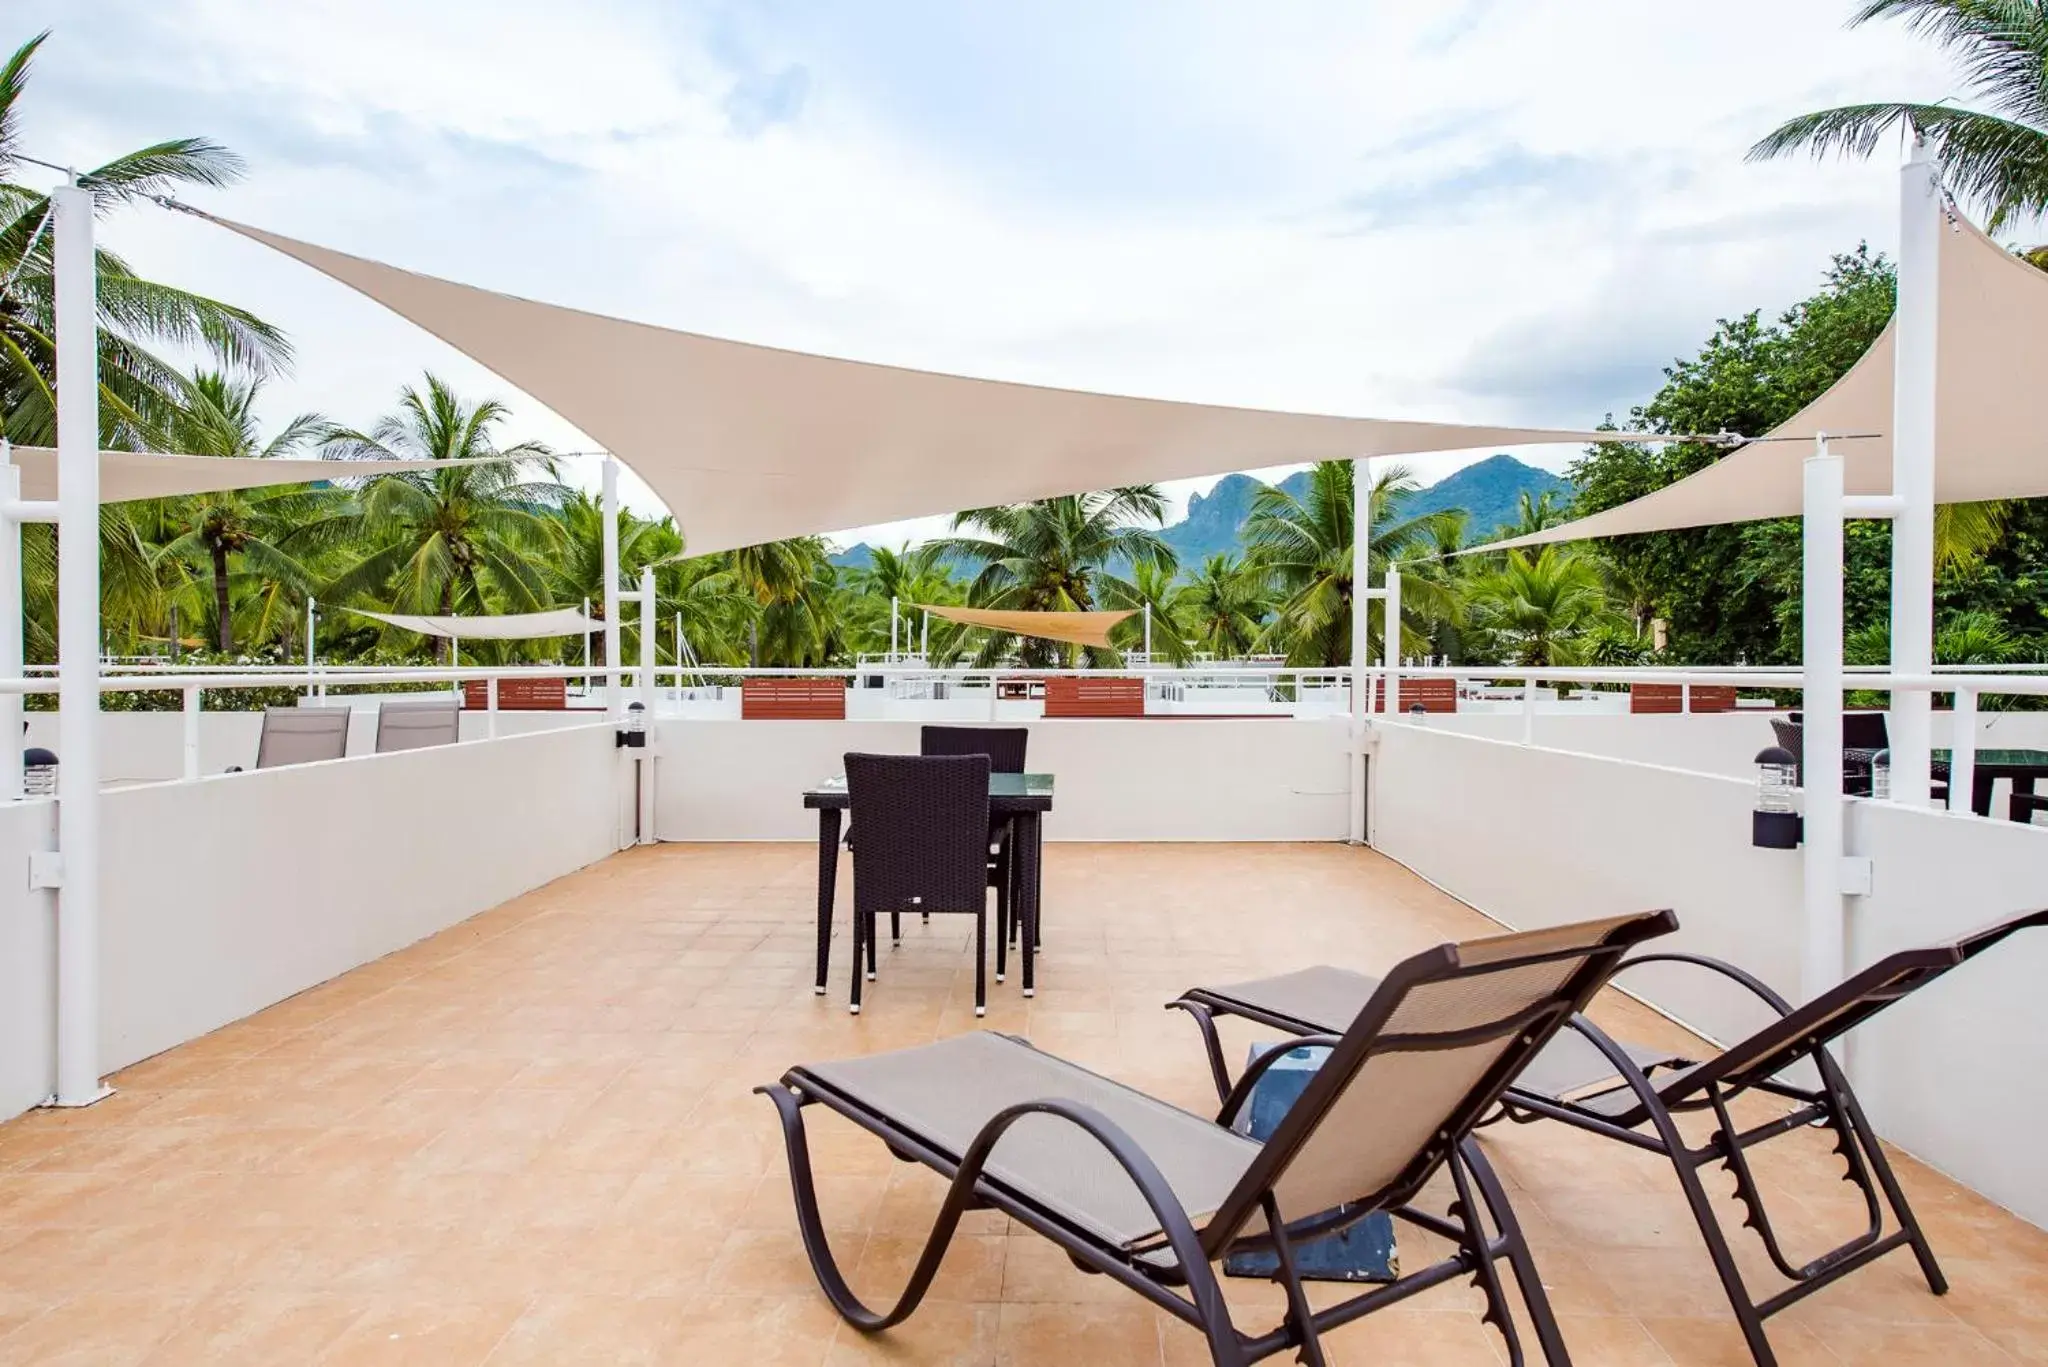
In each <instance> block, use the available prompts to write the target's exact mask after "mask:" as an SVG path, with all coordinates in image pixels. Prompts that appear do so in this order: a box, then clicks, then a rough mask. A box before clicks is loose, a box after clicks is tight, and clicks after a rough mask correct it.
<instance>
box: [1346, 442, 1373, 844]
mask: <svg viewBox="0 0 2048 1367" xmlns="http://www.w3.org/2000/svg"><path fill="white" fill-rule="evenodd" d="M1371 559H1372V462H1371V461H1369V460H1366V459H1364V458H1363V457H1361V458H1359V459H1357V460H1354V461H1352V462H1351V749H1352V755H1351V816H1350V836H1351V843H1352V844H1354V845H1363V844H1364V843H1365V834H1366V832H1365V773H1366V756H1365V728H1366V723H1367V718H1368V715H1369V714H1368V713H1367V711H1366V708H1367V707H1368V706H1369V705H1370V697H1369V694H1368V689H1369V687H1370V683H1369V681H1368V679H1367V677H1366V668H1365V637H1366V628H1367V625H1368V623H1369V622H1370V621H1371V617H1370V612H1371V608H1370V606H1369V600H1368V597H1367V590H1368V589H1369V588H1370V586H1371V584H1372V573H1371V570H1370V568H1369V566H1370V564H1371Z"/></svg>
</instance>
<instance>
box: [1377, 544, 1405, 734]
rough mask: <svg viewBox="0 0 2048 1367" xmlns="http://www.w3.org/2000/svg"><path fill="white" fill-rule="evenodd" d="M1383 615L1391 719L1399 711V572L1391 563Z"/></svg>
mask: <svg viewBox="0 0 2048 1367" xmlns="http://www.w3.org/2000/svg"><path fill="white" fill-rule="evenodd" d="M1382 606H1383V607H1384V608H1385V609H1386V612H1385V615H1384V616H1383V617H1382V618H1381V621H1380V635H1381V644H1382V647H1383V650H1382V653H1383V654H1384V655H1385V656H1386V657H1387V716H1388V718H1389V719H1390V720H1391V719H1392V718H1393V717H1395V716H1397V715H1399V713H1400V711H1401V674H1400V670H1399V668H1398V667H1399V665H1400V663H1401V572H1400V571H1399V570H1397V569H1395V568H1394V567H1393V566H1392V565H1389V566H1387V597H1386V602H1385V603H1384V604H1383V605H1382Z"/></svg>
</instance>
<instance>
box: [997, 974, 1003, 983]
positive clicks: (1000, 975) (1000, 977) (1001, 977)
mask: <svg viewBox="0 0 2048 1367" xmlns="http://www.w3.org/2000/svg"><path fill="white" fill-rule="evenodd" d="M1002 980H1003V975H1002V974H1000V973H998V974H996V981H997V982H1001V981H1002Z"/></svg>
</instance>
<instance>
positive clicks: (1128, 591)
mask: <svg viewBox="0 0 2048 1367" xmlns="http://www.w3.org/2000/svg"><path fill="white" fill-rule="evenodd" d="M1179 592H1180V584H1179V570H1178V567H1177V566H1171V565H1161V564H1158V563H1156V562H1140V563H1138V564H1135V565H1132V566H1131V573H1130V577H1129V578H1128V579H1108V580H1105V581H1104V582H1103V585H1102V605H1103V606H1104V607H1106V608H1112V609H1116V608H1122V609H1127V610H1129V611H1132V612H1135V613H1136V614H1137V615H1136V616H1135V617H1127V618H1125V619H1124V620H1123V621H1121V622H1119V623H1117V624H1116V627H1115V628H1114V629H1113V631H1112V632H1111V636H1110V639H1111V640H1113V641H1115V642H1116V644H1117V645H1118V647H1119V648H1121V649H1123V650H1143V649H1144V648H1145V614H1146V612H1147V611H1148V610H1149V611H1150V612H1151V614H1152V658H1153V659H1154V660H1155V661H1158V660H1164V661H1166V662H1167V663H1168V664H1174V665H1180V664H1186V663H1187V662H1188V661H1189V660H1191V659H1193V658H1194V652H1193V651H1192V650H1190V649H1189V648H1188V643H1187V642H1186V641H1185V640H1183V639H1182V637H1181V633H1180V629H1179V627H1178V626H1177V625H1176V624H1175V620H1174V605H1175V603H1176V601H1177V600H1178V597H1179Z"/></svg>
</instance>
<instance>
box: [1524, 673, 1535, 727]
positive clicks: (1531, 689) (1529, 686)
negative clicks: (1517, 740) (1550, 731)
mask: <svg viewBox="0 0 2048 1367" xmlns="http://www.w3.org/2000/svg"><path fill="white" fill-rule="evenodd" d="M1535 743H1536V676H1535V675H1534V674H1531V675H1530V676H1529V677H1527V678H1526V679H1523V680H1522V744H1524V745H1534V744H1535Z"/></svg>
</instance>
